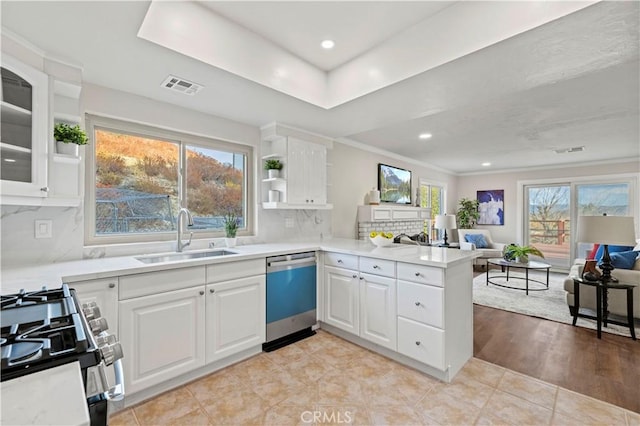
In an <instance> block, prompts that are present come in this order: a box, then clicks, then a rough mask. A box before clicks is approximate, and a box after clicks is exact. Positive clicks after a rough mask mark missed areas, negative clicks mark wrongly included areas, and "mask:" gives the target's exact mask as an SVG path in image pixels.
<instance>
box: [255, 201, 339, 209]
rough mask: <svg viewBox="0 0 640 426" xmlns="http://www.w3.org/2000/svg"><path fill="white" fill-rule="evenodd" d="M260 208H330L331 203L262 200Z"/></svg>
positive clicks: (331, 207) (331, 206)
mask: <svg viewBox="0 0 640 426" xmlns="http://www.w3.org/2000/svg"><path fill="white" fill-rule="evenodd" d="M262 208H263V209H265V210H272V209H280V210H331V209H333V204H322V205H318V204H288V203H269V202H263V203H262Z"/></svg>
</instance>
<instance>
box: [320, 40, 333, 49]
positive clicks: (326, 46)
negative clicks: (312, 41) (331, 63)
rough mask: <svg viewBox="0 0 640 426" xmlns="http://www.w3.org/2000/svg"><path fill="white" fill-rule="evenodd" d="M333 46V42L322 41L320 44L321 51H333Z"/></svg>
mask: <svg viewBox="0 0 640 426" xmlns="http://www.w3.org/2000/svg"><path fill="white" fill-rule="evenodd" d="M335 45H336V43H335V42H334V41H333V40H322V43H320V46H322V48H323V49H333V47H334V46H335Z"/></svg>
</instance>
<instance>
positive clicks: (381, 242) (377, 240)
mask: <svg viewBox="0 0 640 426" xmlns="http://www.w3.org/2000/svg"><path fill="white" fill-rule="evenodd" d="M369 239H370V240H371V242H372V243H373V244H374V245H376V246H378V247H387V246H390V245H392V244H393V238H385V237H381V236H380V235H376V236H375V237H374V238H371V237H369Z"/></svg>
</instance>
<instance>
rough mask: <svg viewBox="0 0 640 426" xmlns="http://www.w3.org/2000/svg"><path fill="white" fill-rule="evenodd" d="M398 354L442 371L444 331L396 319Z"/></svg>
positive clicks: (400, 318)
mask: <svg viewBox="0 0 640 426" xmlns="http://www.w3.org/2000/svg"><path fill="white" fill-rule="evenodd" d="M398 352H400V353H401V354H403V355H406V356H408V357H411V358H413V359H416V360H418V361H420V362H423V363H425V364H427V365H430V366H432V367H435V368H438V369H440V370H444V369H445V365H444V364H445V363H444V330H442V329H440V328H435V327H431V326H428V325H425V324H422V323H419V322H417V321H413V320H410V319H406V318H402V317H398Z"/></svg>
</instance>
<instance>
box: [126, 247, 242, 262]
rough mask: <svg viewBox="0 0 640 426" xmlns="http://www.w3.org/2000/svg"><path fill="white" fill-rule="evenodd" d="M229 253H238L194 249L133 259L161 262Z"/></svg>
mask: <svg viewBox="0 0 640 426" xmlns="http://www.w3.org/2000/svg"><path fill="white" fill-rule="evenodd" d="M230 254H238V253H237V252H235V251H230V250H207V251H194V252H191V253H165V254H157V255H153V254H152V255H148V256H138V257H136V258H135V259H136V260H139V261H140V262H142V263H162V262H177V261H179V260H189V259H201V258H206V257H218V256H228V255H230Z"/></svg>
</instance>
